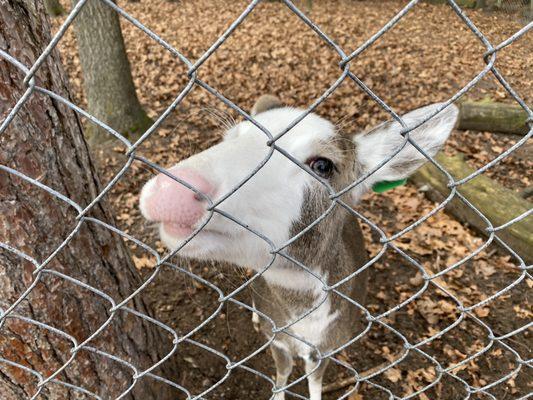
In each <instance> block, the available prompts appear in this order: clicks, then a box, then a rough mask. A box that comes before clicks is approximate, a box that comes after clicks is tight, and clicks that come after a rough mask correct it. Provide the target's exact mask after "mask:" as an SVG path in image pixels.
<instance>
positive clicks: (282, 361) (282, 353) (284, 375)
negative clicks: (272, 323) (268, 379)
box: [270, 341, 293, 400]
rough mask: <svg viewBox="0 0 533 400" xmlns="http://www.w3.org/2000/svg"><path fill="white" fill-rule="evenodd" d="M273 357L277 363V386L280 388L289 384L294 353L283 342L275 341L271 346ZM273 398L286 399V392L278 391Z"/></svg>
mask: <svg viewBox="0 0 533 400" xmlns="http://www.w3.org/2000/svg"><path fill="white" fill-rule="evenodd" d="M270 350H271V351H272V357H273V358H274V363H275V364H276V387H277V388H280V387H283V386H285V385H286V384H287V380H288V379H289V375H290V374H291V372H292V366H293V362H292V355H291V353H290V352H289V350H288V349H287V347H286V346H285V345H284V344H283V343H279V342H276V341H274V342H273V343H272V345H271V346H270ZM272 399H273V400H285V392H279V393H276V394H275V395H274V396H273V398H272Z"/></svg>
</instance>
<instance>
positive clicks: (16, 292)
mask: <svg viewBox="0 0 533 400" xmlns="http://www.w3.org/2000/svg"><path fill="white" fill-rule="evenodd" d="M1 7H2V12H0V47H1V48H3V49H7V51H8V52H9V54H10V55H11V56H13V57H15V58H16V59H18V60H20V61H21V62H22V63H24V64H26V65H31V64H32V63H33V62H34V61H35V60H36V59H37V58H38V56H39V54H40V53H41V52H42V51H43V49H44V48H45V47H46V45H47V44H48V43H49V42H50V39H51V36H50V28H49V24H48V18H47V17H46V13H45V11H44V8H43V4H42V2H41V1H34V0H17V1H7V2H2V6H1ZM23 79H24V73H22V72H21V71H20V70H19V69H18V68H16V67H15V66H13V65H12V64H10V63H9V62H7V61H5V60H4V59H3V58H2V57H0V82H2V84H1V85H0V93H1V96H0V97H1V98H2V101H1V102H0V121H1V120H2V118H3V117H5V116H6V115H7V113H8V112H9V110H10V109H11V107H12V106H13V105H14V104H15V103H16V102H17V100H18V99H19V98H20V96H21V94H22V93H24V91H25V90H26V85H25V84H24V83H23ZM35 79H36V83H37V85H39V86H41V87H45V88H47V89H49V90H51V91H53V92H55V93H57V94H58V95H60V96H62V97H65V98H68V97H69V92H68V86H67V79H66V77H65V74H64V72H63V69H62V67H61V65H60V58H59V55H58V53H57V52H56V51H53V52H52V53H51V55H50V56H49V57H47V58H46V60H45V61H44V63H43V65H42V66H41V67H40V68H39V70H38V72H37V75H36V77H35ZM0 166H7V167H9V168H12V169H15V170H17V171H19V172H20V173H23V174H25V175H27V176H29V177H32V178H34V179H37V180H39V182H41V183H42V184H44V185H46V186H48V187H50V188H53V189H54V190H56V191H58V192H60V193H62V194H64V195H66V196H68V197H69V198H71V199H72V200H73V201H75V202H76V203H77V204H79V205H81V206H85V205H88V204H89V203H90V202H91V199H93V198H94V197H95V196H96V195H97V194H98V193H99V191H100V190H101V188H100V187H99V184H98V180H97V177H96V174H95V169H94V166H93V164H92V162H91V159H90V157H89V152H88V148H87V144H86V142H85V140H84V137H83V134H82V131H81V129H80V123H79V120H78V118H77V116H76V114H75V113H74V112H73V111H72V110H70V109H69V108H67V107H65V106H63V105H62V104H61V103H59V102H57V101H55V100H53V99H51V98H50V97H48V96H45V95H43V94H40V93H35V92H34V93H33V94H32V96H31V97H30V98H29V99H28V100H27V102H26V103H25V105H24V106H23V107H22V109H21V110H20V111H19V112H18V114H17V116H16V117H15V119H14V120H12V121H11V123H10V124H9V125H8V128H7V130H6V131H4V132H3V133H2V134H1V135H0ZM90 213H91V216H92V217H94V218H97V219H98V220H101V221H108V222H110V223H111V224H112V220H113V218H112V216H111V215H110V214H109V212H108V210H107V208H106V204H105V203H104V202H100V203H98V204H97V205H95V206H94V207H93V208H92V209H91V211H90ZM0 216H1V217H0V242H1V243H4V244H7V245H9V246H11V247H13V248H16V249H18V250H19V251H21V252H24V253H25V254H27V255H28V256H30V257H32V258H33V259H35V260H36V261H37V263H41V262H43V261H44V260H46V259H47V258H48V257H49V256H50V255H51V254H52V253H53V252H54V250H55V249H56V248H57V247H58V246H59V244H60V243H61V242H62V241H64V240H65V239H66V238H68V237H69V235H70V234H71V232H73V230H74V227H75V226H76V224H77V221H76V216H77V212H76V211H75V210H74V209H73V207H71V206H68V205H66V204H65V203H64V202H62V201H60V200H58V199H57V198H56V197H54V196H52V195H50V194H49V193H48V192H47V191H45V190H43V189H41V188H39V187H37V186H36V185H34V184H31V183H29V182H27V181H25V180H23V179H21V178H19V177H16V176H15V175H13V174H11V173H8V172H7V171H5V170H2V169H0ZM35 268H36V267H35V265H34V264H33V263H32V262H30V261H28V260H25V259H23V258H21V257H20V256H18V255H17V254H16V253H15V252H13V251H9V250H8V249H6V248H5V246H4V248H2V247H0V315H2V313H3V312H4V311H5V310H6V309H7V308H8V307H10V306H11V305H12V304H14V302H15V301H17V299H18V298H19V296H21V295H22V294H23V293H24V292H25V291H26V289H27V288H28V287H30V285H31V284H32V282H34V280H35V279H37V278H38V283H37V285H36V286H35V287H34V288H33V289H32V290H31V292H30V293H29V294H28V295H27V296H26V297H25V300H24V301H22V302H21V303H20V304H19V305H18V306H17V307H16V308H15V309H14V310H13V311H12V312H11V313H9V314H7V315H8V316H7V318H5V319H4V320H3V321H2V325H1V327H0V398H1V399H2V400H19V399H28V398H30V397H31V396H32V395H34V394H35V393H36V390H37V383H38V380H37V379H36V377H35V376H33V375H31V374H29V373H28V372H27V371H25V370H24V369H22V368H20V367H16V366H14V365H9V364H8V363H7V362H6V361H4V360H9V361H11V362H14V363H17V364H18V365H22V366H24V367H27V368H30V369H32V370H34V371H37V372H39V373H41V374H42V376H43V379H45V378H47V377H49V376H50V375H51V374H52V373H53V372H54V371H56V370H57V369H58V368H59V367H61V366H62V365H63V364H65V363H66V362H67V361H68V360H69V359H70V357H71V350H72V348H73V343H72V342H71V341H70V340H69V339H67V338H65V337H63V336H61V335H58V334H57V333H54V332H52V331H49V330H47V329H45V328H43V327H39V326H38V325H36V324H34V323H29V322H27V321H25V320H23V319H20V318H17V317H16V316H15V315H20V316H24V317H27V318H31V319H33V320H35V321H40V322H42V323H45V324H48V325H50V326H53V327H55V328H57V329H60V330H61V331H63V332H66V333H68V334H69V335H71V336H72V337H74V338H75V339H76V340H77V342H78V344H80V343H82V342H83V341H84V340H86V339H87V338H89V337H90V336H91V335H92V334H93V333H95V332H96V330H97V329H98V328H99V327H100V326H102V324H104V323H105V322H106V320H107V319H108V318H109V317H110V311H109V310H110V308H111V304H110V302H109V301H108V300H106V299H105V298H103V297H102V296H100V295H97V294H95V293H93V292H91V291H90V290H87V289H86V288H83V287H82V286H79V285H76V284H74V283H72V282H70V281H68V280H66V279H64V278H61V277H60V276H57V275H55V274H54V272H59V273H63V274H65V275H68V276H70V277H73V278H76V279H78V280H79V281H81V282H83V283H86V284H88V285H91V286H92V287H95V288H98V289H100V290H102V291H103V292H105V293H106V294H107V295H109V296H111V297H112V298H113V299H114V300H115V301H120V300H122V299H125V298H126V297H127V296H129V295H130V294H131V293H133V292H134V291H135V289H137V288H138V287H139V286H140V284H141V280H140V277H139V276H138V274H137V271H136V270H135V268H134V266H133V265H132V262H131V259H130V256H129V253H128V251H127V249H126V248H125V246H124V244H123V242H122V240H121V238H120V237H119V236H118V235H116V234H112V233H111V232H110V231H109V230H108V229H105V228H104V227H102V226H100V225H98V224H96V223H94V222H92V223H91V222H88V221H85V222H84V223H83V225H82V227H81V229H80V230H79V231H78V232H77V233H76V234H75V235H74V236H73V237H72V238H71V240H70V241H69V242H68V244H67V245H66V246H65V247H64V248H63V249H62V250H61V251H60V252H59V253H57V255H56V256H55V257H54V258H53V259H52V260H51V262H50V263H49V264H48V265H47V266H46V269H47V270H49V271H50V272H46V271H45V272H42V273H41V274H37V275H36V274H34V271H35ZM128 306H130V307H131V308H134V309H136V310H138V311H139V312H141V313H147V312H148V310H147V307H146V305H145V304H144V302H143V301H142V299H140V298H139V296H136V297H135V298H134V299H133V300H131V301H130V302H129V303H128ZM161 333H162V331H161V329H160V328H159V327H157V326H156V325H154V324H151V323H149V322H147V321H145V320H143V319H141V318H139V317H135V316H132V315H131V314H130V313H127V312H125V311H122V310H118V311H117V312H116V313H115V314H114V317H113V320H112V322H111V324H110V325H108V326H107V327H106V328H105V329H104V330H103V331H101V332H100V333H99V334H98V335H97V336H96V337H95V338H93V339H92V340H91V341H90V342H89V343H88V345H90V346H93V347H95V348H98V349H101V350H104V351H106V352H108V353H110V354H114V355H116V356H118V357H120V358H122V359H124V360H127V361H129V362H131V363H133V365H136V366H138V367H139V369H140V371H142V369H145V368H148V367H150V366H152V365H153V364H155V363H156V362H157V361H158V360H160V359H161V358H162V357H163V356H164V355H165V354H166V352H168V351H169V349H170V348H171V347H172V345H171V338H169V337H166V336H163V335H162V334H161ZM173 365H174V364H170V363H169V362H167V363H165V365H164V366H163V367H165V369H164V370H163V371H161V369H158V372H159V373H162V374H163V375H164V376H165V377H167V378H169V379H172V380H176V379H177V378H178V376H177V373H176V369H175V368H174V367H173ZM163 367H162V368H163ZM140 371H139V372H140ZM132 375H133V371H132V370H131V369H130V368H128V367H126V366H123V365H121V364H119V363H118V362H116V361H113V360H110V359H109V358H106V357H103V356H100V355H97V354H95V353H93V352H90V351H88V350H83V349H82V350H80V351H79V352H77V353H76V356H75V358H74V360H73V361H72V362H71V363H70V364H69V366H68V367H67V368H66V369H65V370H64V371H63V372H62V373H61V374H59V375H58V376H57V377H56V378H57V379H58V380H60V381H63V382H68V383H71V384H74V385H79V386H81V387H83V388H84V389H87V390H89V391H91V392H93V393H96V394H98V395H99V396H101V398H106V399H107V398H116V397H117V396H118V395H119V394H120V393H122V392H123V391H125V390H126V389H127V388H128V386H129V385H131V384H132ZM79 396H81V397H83V398H86V397H87V396H85V395H82V394H81V393H79V392H78V393H77V394H76V393H75V392H74V391H73V390H72V389H69V388H67V387H65V386H62V385H60V384H57V383H54V382H50V383H49V384H47V385H46V387H45V388H44V389H43V391H42V392H41V394H40V395H39V396H38V397H39V399H56V400H62V399H73V398H81V397H79ZM178 396H179V392H178V393H176V392H175V391H173V390H172V393H171V389H170V387H169V386H168V385H158V384H157V381H155V380H153V379H152V378H148V377H145V378H142V379H140V380H139V381H138V382H137V384H136V385H135V388H134V389H133V392H132V393H131V394H130V395H128V396H126V397H125V398H126V399H133V398H135V399H146V400H155V399H158V400H159V399H165V400H171V399H175V398H178ZM87 398H88V397H87Z"/></svg>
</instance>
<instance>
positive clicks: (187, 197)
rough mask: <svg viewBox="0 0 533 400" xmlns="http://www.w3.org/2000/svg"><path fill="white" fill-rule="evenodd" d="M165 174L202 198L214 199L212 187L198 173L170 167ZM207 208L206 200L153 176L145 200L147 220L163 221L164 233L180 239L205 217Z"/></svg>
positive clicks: (165, 178) (161, 177) (164, 178)
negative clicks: (171, 176)
mask: <svg viewBox="0 0 533 400" xmlns="http://www.w3.org/2000/svg"><path fill="white" fill-rule="evenodd" d="M168 172H169V173H170V174H172V175H173V176H175V177H176V178H178V179H180V180H181V181H183V182H186V183H188V184H189V185H190V186H192V187H194V188H195V189H196V190H198V191H199V192H201V193H203V194H204V195H206V196H209V197H211V196H213V194H214V187H213V186H212V185H211V184H210V183H209V182H208V181H207V180H206V179H205V178H204V177H202V176H201V175H200V174H199V173H198V172H196V171H194V170H192V169H186V168H179V167H173V168H171V169H169V170H168ZM206 207H207V201H205V200H204V198H203V197H202V196H201V195H199V194H196V193H195V192H194V191H192V190H190V189H189V188H187V187H186V186H184V185H182V184H181V183H179V182H177V181H175V180H174V179H172V178H170V177H168V176H167V175H165V174H159V175H157V176H156V177H155V182H154V184H153V186H152V187H151V190H150V193H146V198H145V212H146V213H147V214H148V215H147V217H148V218H149V219H151V220H153V221H158V222H162V223H163V229H164V230H165V231H166V232H167V233H169V234H170V235H173V236H179V237H183V236H187V235H189V234H191V233H192V232H193V230H194V229H193V226H194V225H195V224H196V223H197V222H198V221H199V220H200V219H201V218H202V216H203V215H204V214H205V212H206Z"/></svg>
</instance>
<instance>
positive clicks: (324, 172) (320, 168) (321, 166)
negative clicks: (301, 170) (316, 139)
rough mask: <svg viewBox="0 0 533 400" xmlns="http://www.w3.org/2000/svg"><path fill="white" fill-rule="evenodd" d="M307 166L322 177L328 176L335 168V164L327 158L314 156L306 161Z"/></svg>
mask: <svg viewBox="0 0 533 400" xmlns="http://www.w3.org/2000/svg"><path fill="white" fill-rule="evenodd" d="M308 164H309V167H310V168H311V169H312V170H313V172H315V173H316V174H317V175H318V176H321V177H322V178H326V179H327V178H330V177H331V175H332V174H333V171H334V169H335V164H333V161H331V160H330V159H328V158H322V157H318V158H314V159H312V160H311V161H309V162H308Z"/></svg>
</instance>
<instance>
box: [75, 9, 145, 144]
mask: <svg viewBox="0 0 533 400" xmlns="http://www.w3.org/2000/svg"><path fill="white" fill-rule="evenodd" d="M76 3H77V1H76V0H74V1H73V4H74V5H75V4H76ZM74 26H75V32H76V40H77V43H78V51H79V55H80V60H81V67H82V72H83V82H84V88H85V93H86V96H87V102H88V104H89V113H90V114H92V115H93V116H95V117H96V118H98V119H99V120H100V121H102V122H105V123H106V124H107V125H109V126H110V127H111V128H113V129H115V130H116V131H118V132H119V133H121V134H122V135H124V136H126V137H130V138H132V139H133V138H135V137H138V136H139V134H141V133H143V132H144V131H145V130H146V129H147V128H148V127H149V126H150V124H151V121H150V119H149V118H148V117H147V115H146V113H145V112H144V110H143V109H142V107H141V105H140V103H139V100H138V98H137V95H136V93H135V86H134V84H133V79H132V77H131V69H130V64H129V61H128V58H127V56H126V50H125V48H124V39H123V37H122V31H121V30H120V24H119V18H118V15H117V13H116V12H115V11H114V10H113V9H111V8H110V7H108V6H107V5H106V4H105V3H104V2H102V1H100V0H89V1H88V2H87V3H86V4H85V5H84V6H83V9H82V10H81V12H80V14H79V15H78V17H77V18H76V19H75V20H74ZM86 133H87V135H88V137H89V138H90V139H91V142H96V143H99V142H102V141H106V140H109V139H110V138H111V136H110V135H109V133H106V132H105V131H104V130H102V129H99V128H97V127H96V125H93V124H91V123H88V124H87V129H86Z"/></svg>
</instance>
